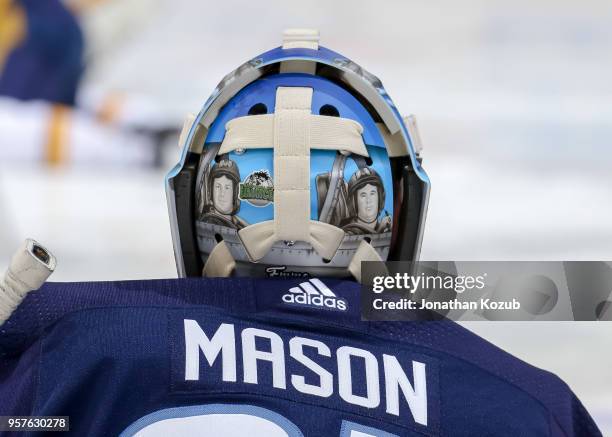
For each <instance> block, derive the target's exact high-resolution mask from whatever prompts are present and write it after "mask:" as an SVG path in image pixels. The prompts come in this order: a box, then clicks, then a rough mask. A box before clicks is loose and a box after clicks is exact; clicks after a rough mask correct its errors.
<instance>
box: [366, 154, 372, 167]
mask: <svg viewBox="0 0 612 437" xmlns="http://www.w3.org/2000/svg"><path fill="white" fill-rule="evenodd" d="M365 163H366V165H367V166H368V167H370V166H371V165H372V164H373V162H372V158H370V157H369V156H368V157H366V159H365Z"/></svg>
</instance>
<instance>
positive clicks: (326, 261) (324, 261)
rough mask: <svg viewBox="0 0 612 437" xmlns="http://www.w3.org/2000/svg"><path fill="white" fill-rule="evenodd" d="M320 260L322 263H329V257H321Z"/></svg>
mask: <svg viewBox="0 0 612 437" xmlns="http://www.w3.org/2000/svg"><path fill="white" fill-rule="evenodd" d="M321 260H322V261H323V263H324V264H329V263H330V262H331V259H326V258H321Z"/></svg>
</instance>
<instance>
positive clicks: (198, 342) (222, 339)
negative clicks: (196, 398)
mask: <svg viewBox="0 0 612 437" xmlns="http://www.w3.org/2000/svg"><path fill="white" fill-rule="evenodd" d="M184 326H185V381H197V380H198V379H200V351H202V352H203V353H204V356H205V357H206V361H207V362H208V364H209V365H210V366H212V365H213V363H214V362H215V360H216V359H217V356H219V354H221V357H222V364H223V381H228V382H236V338H235V336H234V325H230V324H227V323H223V324H221V326H219V329H217V332H215V335H213V338H212V340H209V339H208V337H207V336H206V334H205V333H204V331H202V328H200V325H198V322H196V321H195V320H184Z"/></svg>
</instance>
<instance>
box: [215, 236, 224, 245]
mask: <svg viewBox="0 0 612 437" xmlns="http://www.w3.org/2000/svg"><path fill="white" fill-rule="evenodd" d="M215 241H216V242H217V243H221V242H222V241H223V237H222V236H221V234H215Z"/></svg>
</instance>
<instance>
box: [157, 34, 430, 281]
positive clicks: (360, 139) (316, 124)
mask: <svg viewBox="0 0 612 437" xmlns="http://www.w3.org/2000/svg"><path fill="white" fill-rule="evenodd" d="M406 121H407V123H405V122H404V120H403V119H402V118H401V117H400V116H399V114H398V112H397V110H396V109H395V106H394V105H393V103H392V102H391V100H390V98H389V97H388V95H387V94H386V92H385V90H384V88H383V87H382V84H381V83H380V82H379V81H378V79H376V78H375V77H374V76H372V75H371V74H369V73H367V72H365V71H364V70H363V69H361V68H360V67H358V66H357V65H356V64H354V63H352V62H351V61H349V60H348V59H346V58H344V57H342V56H341V55H339V54H337V53H334V52H332V51H330V50H328V49H325V48H323V47H319V45H318V33H317V32H314V31H307V30H293V31H287V32H286V33H285V40H284V44H283V46H282V47H279V48H277V49H274V50H271V51H269V52H267V53H264V54H263V55H261V56H259V57H257V58H254V59H252V60H251V61H249V62H247V63H246V64H244V65H243V66H241V67H239V68H238V69H237V70H235V71H234V72H232V73H230V74H229V75H228V76H226V77H225V78H224V79H223V81H222V82H221V83H220V84H219V86H218V87H217V89H216V90H215V91H214V93H213V95H212V96H211V97H210V98H209V99H208V101H207V102H206V104H205V105H204V108H203V109H202V110H201V111H200V113H199V114H198V115H197V116H196V117H190V118H189V119H188V120H187V121H186V123H185V127H184V130H183V134H182V135H181V140H180V141H181V145H182V147H183V153H182V156H181V162H180V163H179V164H178V165H177V166H176V167H175V168H174V169H173V170H172V171H171V172H170V174H169V175H168V177H167V187H166V188H167V197H168V206H169V211H170V219H171V227H172V237H173V243H174V251H175V258H176V263H177V269H178V272H179V275H180V276H202V275H203V276H254V277H265V276H288V277H290V276H310V275H312V276H334V277H347V276H353V277H355V278H357V279H358V280H359V279H360V275H361V261H370V260H407V261H409V260H415V259H417V258H418V254H419V248H420V243H421V235H422V232H423V225H424V221H425V214H426V206H427V200H428V193H429V180H428V178H427V175H426V174H425V172H424V171H423V169H422V167H421V162H420V157H419V154H418V152H419V148H420V143H419V140H418V133H417V132H416V125H415V124H414V119H413V118H408V119H406Z"/></svg>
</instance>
